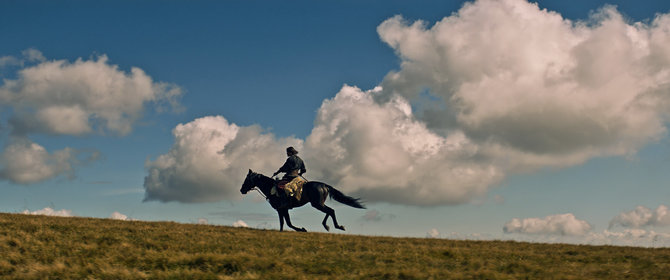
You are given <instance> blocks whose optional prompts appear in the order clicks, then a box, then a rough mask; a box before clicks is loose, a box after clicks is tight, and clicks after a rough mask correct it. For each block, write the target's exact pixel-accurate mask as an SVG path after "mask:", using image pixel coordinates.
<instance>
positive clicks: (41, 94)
mask: <svg viewBox="0 0 670 280" xmlns="http://www.w3.org/2000/svg"><path fill="white" fill-rule="evenodd" d="M22 55H23V57H22V58H20V59H19V58H14V57H11V56H5V57H2V58H0V67H3V66H20V68H21V69H19V70H18V72H17V73H16V78H15V79H4V80H3V83H2V85H1V86H0V106H2V107H7V108H10V110H7V111H8V112H9V113H8V114H6V116H7V118H8V122H9V126H10V128H11V137H10V138H9V140H8V141H7V144H6V146H5V150H4V152H3V154H2V155H0V179H5V180H9V181H11V182H13V183H19V184H31V183H37V182H41V181H44V180H47V179H49V178H53V177H57V176H60V175H66V176H67V177H68V178H73V176H74V167H75V166H76V165H79V164H83V163H86V162H89V161H92V160H95V159H97V158H98V156H99V154H98V153H97V152H84V151H80V150H77V149H73V148H65V149H62V150H58V151H55V152H48V151H47V150H46V149H45V148H44V147H43V146H41V145H39V144H37V143H34V142H32V141H31V140H30V139H29V138H28V137H29V135H30V134H33V133H47V134H57V135H74V136H79V135H84V134H89V133H93V132H100V133H105V132H111V133H114V134H118V135H125V134H127V133H129V132H130V131H131V130H132V127H133V125H134V123H135V122H136V121H137V120H138V119H139V118H140V117H141V116H142V113H143V111H144V107H145V105H146V104H148V103H154V104H157V106H158V107H157V108H158V109H159V110H162V109H161V106H163V104H169V105H170V106H171V107H172V108H178V107H179V105H178V104H177V101H176V99H177V98H178V97H179V96H180V95H181V89H180V88H179V87H177V86H174V85H170V84H167V83H162V82H154V81H153V80H152V79H151V77H149V76H148V75H147V74H146V73H144V71H142V69H139V68H136V67H133V68H131V70H130V72H124V71H122V70H120V69H119V68H118V66H116V65H111V64H109V63H108V59H107V56H105V55H102V56H99V57H97V59H91V60H83V59H78V60H76V61H75V62H73V63H70V62H68V61H65V60H52V61H47V59H46V58H45V57H44V55H43V54H42V53H41V52H40V51H38V50H36V49H27V50H25V51H23V52H22ZM26 65H28V66H26Z"/></svg>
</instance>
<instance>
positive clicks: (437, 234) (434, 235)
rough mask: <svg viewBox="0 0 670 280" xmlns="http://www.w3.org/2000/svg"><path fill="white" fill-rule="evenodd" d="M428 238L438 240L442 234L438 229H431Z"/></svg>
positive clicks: (427, 234)
mask: <svg viewBox="0 0 670 280" xmlns="http://www.w3.org/2000/svg"><path fill="white" fill-rule="evenodd" d="M426 237H428V238H438V237H440V232H439V231H438V230H437V229H435V228H433V229H430V230H429V231H428V232H427V233H426Z"/></svg>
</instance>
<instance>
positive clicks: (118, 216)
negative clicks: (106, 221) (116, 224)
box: [109, 211, 131, 221]
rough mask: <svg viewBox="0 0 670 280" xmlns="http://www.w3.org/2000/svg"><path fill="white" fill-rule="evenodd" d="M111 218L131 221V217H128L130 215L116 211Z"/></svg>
mask: <svg viewBox="0 0 670 280" xmlns="http://www.w3.org/2000/svg"><path fill="white" fill-rule="evenodd" d="M109 218H110V219H112V220H121V221H130V220H131V219H128V216H126V215H124V214H121V213H119V212H116V211H115V212H114V213H112V214H111V215H109Z"/></svg>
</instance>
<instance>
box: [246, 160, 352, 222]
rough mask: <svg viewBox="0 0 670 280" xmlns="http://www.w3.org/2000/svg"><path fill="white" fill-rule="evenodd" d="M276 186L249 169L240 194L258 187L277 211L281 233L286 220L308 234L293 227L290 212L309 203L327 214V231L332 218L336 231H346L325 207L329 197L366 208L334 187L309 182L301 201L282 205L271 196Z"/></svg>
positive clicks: (304, 188)
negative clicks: (328, 222)
mask: <svg viewBox="0 0 670 280" xmlns="http://www.w3.org/2000/svg"><path fill="white" fill-rule="evenodd" d="M276 185H277V182H276V181H275V180H274V179H272V178H270V177H268V176H265V175H263V174H260V173H256V172H253V171H251V169H249V173H247V177H246V178H245V179H244V183H243V184H242V188H241V189H240V192H241V193H242V194H247V192H249V191H250V190H251V189H253V188H255V187H257V188H258V189H259V190H260V191H261V192H262V193H263V195H264V196H265V197H266V199H267V201H268V202H269V203H270V206H272V208H274V209H275V210H277V214H279V231H284V220H286V224H287V225H288V226H289V227H290V228H292V229H294V230H295V231H301V232H306V231H307V230H305V228H297V227H295V226H293V224H292V223H291V217H290V216H289V214H288V210H289V209H293V208H296V207H301V206H303V205H305V204H307V203H308V202H309V203H311V204H312V207H314V208H316V209H318V210H320V211H321V212H323V213H326V217H325V218H323V222H322V224H323V227H324V228H325V229H326V230H327V231H330V227H328V225H327V224H326V221H327V220H328V217H332V219H333V224H334V225H335V228H336V229H339V230H344V226H341V225H340V224H338V223H337V218H335V210H333V209H332V208H330V207H328V206H326V205H325V202H326V198H327V197H328V196H330V198H331V199H334V200H335V201H338V202H340V203H342V204H345V205H349V206H351V207H354V208H359V209H365V206H363V204H361V202H360V201H359V200H360V199H358V198H353V197H349V196H346V195H344V194H343V193H342V192H340V191H338V190H336V189H335V188H333V187H332V186H329V185H328V184H325V183H321V182H316V181H309V182H307V183H305V185H303V187H302V197H301V198H300V201H297V200H296V199H295V198H292V197H291V198H289V203H288V204H284V205H282V203H281V200H280V198H279V197H278V196H276V195H272V194H271V191H272V188H273V187H275V186H276Z"/></svg>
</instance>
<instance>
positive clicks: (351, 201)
mask: <svg viewBox="0 0 670 280" xmlns="http://www.w3.org/2000/svg"><path fill="white" fill-rule="evenodd" d="M324 185H325V186H326V187H328V193H329V194H330V198H332V199H334V200H335V201H337V202H339V203H342V204H346V205H349V206H351V207H355V208H360V209H365V206H363V204H361V202H360V200H361V199H360V198H353V197H351V196H346V195H344V194H343V193H342V192H341V191H338V190H337V189H335V188H333V187H332V186H330V185H328V184H324Z"/></svg>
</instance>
